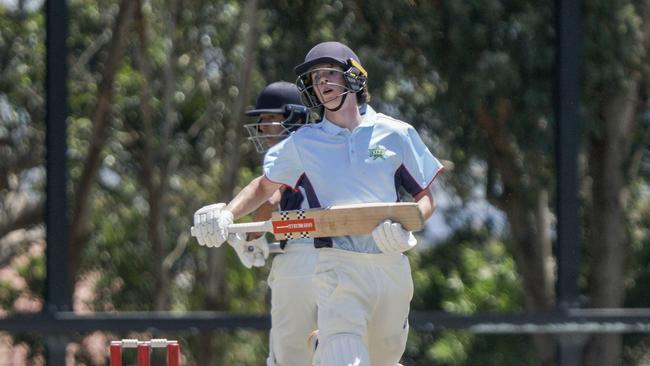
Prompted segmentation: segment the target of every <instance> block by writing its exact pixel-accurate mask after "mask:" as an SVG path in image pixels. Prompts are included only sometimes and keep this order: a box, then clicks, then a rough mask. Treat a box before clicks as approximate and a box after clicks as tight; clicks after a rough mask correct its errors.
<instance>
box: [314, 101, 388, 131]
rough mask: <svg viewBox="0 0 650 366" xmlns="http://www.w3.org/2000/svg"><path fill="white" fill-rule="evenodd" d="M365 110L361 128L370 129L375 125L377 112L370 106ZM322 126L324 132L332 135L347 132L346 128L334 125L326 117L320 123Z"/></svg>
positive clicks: (366, 106)
mask: <svg viewBox="0 0 650 366" xmlns="http://www.w3.org/2000/svg"><path fill="white" fill-rule="evenodd" d="M364 108H365V114H364V115H363V116H362V118H363V119H362V120H361V123H360V124H359V127H369V126H372V125H374V124H375V117H376V116H377V112H375V110H374V109H373V108H372V107H371V106H369V105H365V106H364ZM320 126H321V129H322V130H323V131H325V132H326V133H328V134H330V135H338V134H339V133H341V132H344V130H347V129H346V128H343V127H341V126H338V125H336V124H334V123H333V122H331V121H329V120H328V119H327V118H325V117H323V121H322V122H321V123H320ZM359 127H357V128H359Z"/></svg>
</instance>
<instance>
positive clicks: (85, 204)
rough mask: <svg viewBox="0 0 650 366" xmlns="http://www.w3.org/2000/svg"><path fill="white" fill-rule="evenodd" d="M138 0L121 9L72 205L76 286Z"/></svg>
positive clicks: (73, 278) (126, 1)
mask: <svg viewBox="0 0 650 366" xmlns="http://www.w3.org/2000/svg"><path fill="white" fill-rule="evenodd" d="M135 3H136V2H135V1H131V0H122V2H121V4H120V10H119V12H118V14H117V17H116V18H115V24H114V25H113V39H112V40H111V44H110V47H109V50H108V59H107V60H106V64H105V65H106V66H105V68H104V71H103V73H102V81H101V83H100V84H99V90H98V95H97V105H96V106H95V110H94V113H93V131H92V136H91V140H90V143H89V145H88V153H87V155H86V160H85V161H84V164H83V170H82V172H81V176H80V177H79V180H78V181H77V184H76V186H75V189H74V196H73V197H74V204H73V208H72V222H71V224H70V246H69V249H68V258H69V259H70V271H69V273H70V274H69V276H70V278H69V283H70V285H71V286H72V287H73V288H74V284H75V282H76V277H77V273H78V271H79V264H80V259H81V253H82V252H83V250H84V247H85V241H86V235H87V232H86V231H87V230H88V229H87V225H88V221H89V218H90V215H91V213H90V206H91V199H90V193H91V190H92V187H93V184H94V182H95V179H96V175H97V171H98V170H99V165H100V162H101V151H102V149H103V148H104V145H105V144H106V139H107V137H108V129H109V127H110V111H111V103H112V100H113V81H114V80H115V74H116V72H117V68H118V66H119V64H120V61H121V60H122V56H123V55H124V48H125V45H126V35H127V29H128V24H129V21H130V19H131V17H132V16H133V10H134V9H135Z"/></svg>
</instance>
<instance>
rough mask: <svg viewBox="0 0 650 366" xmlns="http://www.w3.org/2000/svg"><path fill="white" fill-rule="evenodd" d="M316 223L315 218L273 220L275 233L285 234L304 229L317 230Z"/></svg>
mask: <svg viewBox="0 0 650 366" xmlns="http://www.w3.org/2000/svg"><path fill="white" fill-rule="evenodd" d="M315 230H316V223H315V222H314V219H311V218H309V219H296V220H281V221H273V233H275V234H285V233H296V232H304V231H315Z"/></svg>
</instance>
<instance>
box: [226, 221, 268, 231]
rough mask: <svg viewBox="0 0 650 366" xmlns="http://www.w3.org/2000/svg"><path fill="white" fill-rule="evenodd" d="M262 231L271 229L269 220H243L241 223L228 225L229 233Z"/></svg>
mask: <svg viewBox="0 0 650 366" xmlns="http://www.w3.org/2000/svg"><path fill="white" fill-rule="evenodd" d="M263 231H264V232H266V231H268V232H272V231H273V225H272V224H271V221H258V222H245V223H243V224H231V225H228V232H231V233H255V232H263Z"/></svg>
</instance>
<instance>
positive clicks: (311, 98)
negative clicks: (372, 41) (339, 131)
mask: <svg viewBox="0 0 650 366" xmlns="http://www.w3.org/2000/svg"><path fill="white" fill-rule="evenodd" d="M323 64H333V65H338V66H340V67H342V68H343V71H341V70H338V69H333V68H327V67H315V66H318V65H323ZM318 70H330V71H335V72H341V73H342V74H343V80H344V81H345V85H336V86H339V87H343V89H344V90H345V91H344V92H343V93H341V94H340V95H337V97H338V96H341V95H343V96H344V97H343V98H344V99H343V100H342V101H341V104H340V105H339V107H337V108H336V109H335V110H338V109H339V108H340V107H341V105H343V101H344V100H345V96H346V95H347V94H348V93H359V92H361V91H362V90H363V89H364V88H365V87H366V81H367V80H368V72H367V71H366V70H365V69H364V68H363V66H361V61H359V57H358V56H357V54H356V53H354V51H352V49H350V47H348V46H346V45H344V44H343V43H340V42H322V43H319V44H317V45H316V46H314V47H313V48H312V49H311V50H310V51H309V52H308V53H307V55H306V56H305V62H303V63H301V64H300V65H298V66H296V67H295V68H294V71H295V73H296V75H298V78H297V80H296V85H297V86H298V89H299V90H300V94H301V97H302V100H303V102H304V104H305V105H306V106H308V107H309V108H317V107H320V106H322V105H323V102H321V101H319V100H318V97H317V96H316V93H315V91H314V83H313V80H312V78H311V75H312V73H313V72H315V71H318ZM332 85H334V84H333V83H332Z"/></svg>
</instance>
